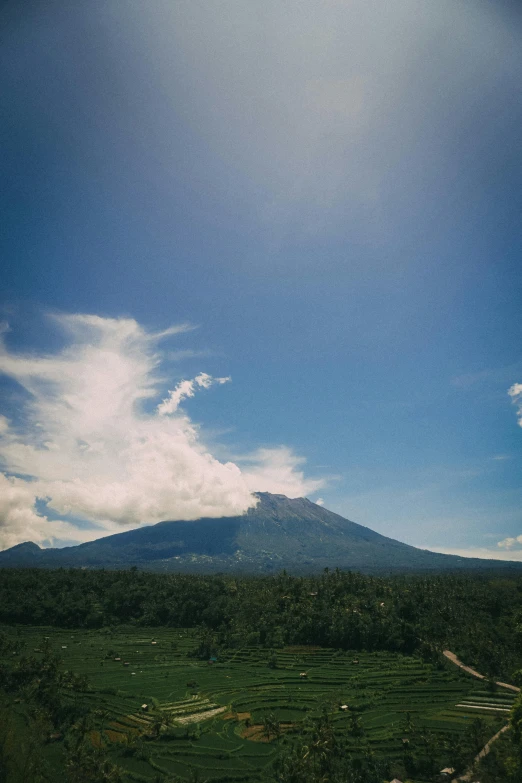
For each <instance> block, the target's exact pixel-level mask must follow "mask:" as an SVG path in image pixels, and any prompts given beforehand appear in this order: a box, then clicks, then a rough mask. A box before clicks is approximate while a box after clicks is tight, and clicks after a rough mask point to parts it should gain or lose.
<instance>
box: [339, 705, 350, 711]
mask: <svg viewBox="0 0 522 783" xmlns="http://www.w3.org/2000/svg"><path fill="white" fill-rule="evenodd" d="M339 709H340V710H342V711H343V712H346V711H347V710H349V709H350V708H349V707H348V705H347V704H341V705H340V707H339Z"/></svg>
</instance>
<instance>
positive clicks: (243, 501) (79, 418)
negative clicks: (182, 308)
mask: <svg viewBox="0 0 522 783" xmlns="http://www.w3.org/2000/svg"><path fill="white" fill-rule="evenodd" d="M55 318H56V321H57V323H58V324H59V325H60V326H61V327H62V328H63V329H64V330H65V331H66V333H67V334H68V337H69V344H68V345H67V347H66V348H64V349H63V350H62V351H61V352H59V353H55V354H50V355H31V354H25V353H24V354H16V353H12V352H10V351H9V350H8V349H7V347H6V346H5V344H4V343H2V344H0V372H1V373H4V374H5V375H8V376H10V377H11V378H12V379H14V380H15V381H16V382H18V384H20V385H21V386H22V387H23V388H24V389H25V390H26V392H27V396H26V398H25V406H24V410H23V411H22V412H21V415H20V417H19V419H18V420H17V422H15V423H13V422H9V421H8V420H7V418H6V417H5V416H2V417H1V419H0V463H1V465H2V468H3V470H4V471H5V474H6V475H2V476H1V479H2V482H3V483H2V485H0V486H1V487H2V489H3V492H2V500H1V502H0V546H2V547H6V546H12V545H13V544H15V543H18V542H19V541H24V540H28V539H32V540H34V541H36V542H38V543H41V542H43V541H46V540H48V539H49V538H50V537H51V538H61V539H64V538H71V537H72V538H75V539H78V538H82V539H83V540H86V539H91V538H96V537H99V536H100V535H103V534H107V533H109V532H114V530H115V529H118V528H119V527H121V526H125V525H129V526H134V527H135V526H137V525H140V524H144V523H154V522H159V521H161V520H165V519H173V520H176V519H197V518H198V517H201V516H209V517H220V516H225V515H235V514H241V513H243V512H244V511H245V510H246V509H247V508H249V507H251V506H253V505H255V503H256V499H255V498H254V497H253V496H252V491H255V490H267V491H276V492H288V493H289V494H295V495H302V494H307V493H308V492H310V491H314V490H315V489H317V488H318V487H319V486H320V485H321V484H322V482H320V481H316V480H310V479H306V478H305V476H304V473H303V470H302V465H303V462H304V460H303V459H302V458H300V457H297V456H295V455H294V454H293V452H292V451H291V450H290V449H288V448H285V447H282V448H279V449H272V450H271V449H261V450H260V451H259V452H257V453H256V454H254V455H249V456H247V457H246V458H245V462H246V464H247V470H246V471H244V472H242V471H241V469H240V467H239V466H238V465H237V464H235V463H234V462H231V461H228V462H222V461H219V460H218V459H216V458H215V457H214V456H213V455H212V454H211V453H210V451H209V449H208V448H207V447H206V446H205V444H204V442H203V440H202V435H201V431H200V429H199V428H198V427H196V426H195V425H194V424H193V422H192V421H191V419H190V418H189V417H188V415H187V414H186V413H185V412H183V411H181V410H180V409H179V406H180V404H181V402H182V401H183V400H185V399H187V398H189V397H192V396H193V395H194V393H195V391H196V390H197V389H202V390H203V389H208V388H210V387H211V386H212V385H213V384H218V385H220V384H224V383H225V382H227V381H229V380H230V379H229V378H213V377H212V376H210V375H208V374H207V373H200V374H198V375H197V376H196V377H195V378H193V379H192V380H184V381H181V382H180V383H178V384H177V386H175V388H174V390H173V391H170V392H169V396H168V397H167V398H165V399H164V400H163V402H161V403H159V404H158V405H157V406H155V407H154V408H153V409H152V412H147V404H146V403H147V402H149V406H148V408H149V409H150V401H151V400H153V399H154V398H157V397H158V396H159V394H160V392H159V387H160V385H161V377H160V367H161V361H162V354H161V352H160V351H159V348H158V345H159V342H160V340H162V339H164V338H166V337H169V336H172V335H174V334H176V333H179V332H180V331H186V330H187V328H188V327H187V326H185V325H183V326H181V327H173V328H171V329H169V330H166V331H164V332H159V333H149V332H147V331H146V330H145V329H143V328H142V327H141V326H140V325H139V324H138V323H137V322H136V321H135V320H133V319H132V318H117V319H115V318H101V317H98V316H92V315H67V316H55ZM7 474H8V475H7ZM37 499H41V500H42V501H44V502H45V503H46V504H47V509H48V511H47V513H48V515H49V516H52V515H53V514H52V512H54V514H55V515H60V516H61V517H65V518H66V519H67V518H69V519H70V520H72V521H74V520H86V521H88V522H89V523H91V524H92V525H93V526H94V529H92V528H91V529H87V530H85V529H82V530H78V528H76V527H75V526H74V525H73V524H70V522H67V521H59V520H57V521H52V520H49V519H48V518H47V517H46V516H43V515H39V514H38V512H37V506H36V501H37Z"/></svg>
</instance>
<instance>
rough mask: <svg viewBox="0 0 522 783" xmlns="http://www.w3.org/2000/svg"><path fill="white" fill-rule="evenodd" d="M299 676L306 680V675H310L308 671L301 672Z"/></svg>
mask: <svg viewBox="0 0 522 783" xmlns="http://www.w3.org/2000/svg"><path fill="white" fill-rule="evenodd" d="M299 676H300V677H301V678H302V679H303V680H304V679H305V678H306V677H308V673H307V672H301V673H300V675H299Z"/></svg>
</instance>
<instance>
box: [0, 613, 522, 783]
mask: <svg viewBox="0 0 522 783" xmlns="http://www.w3.org/2000/svg"><path fill="white" fill-rule="evenodd" d="M1 630H2V631H3V632H4V633H5V634H7V635H8V636H9V637H10V638H11V639H16V640H17V641H18V642H19V643H20V652H19V653H18V654H19V655H25V656H27V655H33V656H35V657H36V658H38V657H39V656H41V655H42V653H41V652H40V651H41V650H42V645H44V644H48V645H50V646H51V648H52V650H53V652H55V653H57V654H58V655H59V656H60V658H61V667H62V669H63V670H68V671H71V672H74V673H75V674H79V675H83V676H84V677H85V681H84V683H83V684H81V685H80V686H78V684H76V686H75V688H65V687H64V688H63V692H62V694H61V695H62V698H63V699H64V700H65V701H66V702H67V701H68V700H70V701H71V702H74V701H76V702H78V700H81V701H82V703H84V704H86V705H87V706H89V707H90V708H91V709H92V710H94V711H95V716H94V723H93V724H92V726H91V727H90V735H91V737H92V742H93V743H94V744H95V745H97V744H101V745H103V746H105V747H107V748H108V749H109V750H110V753H111V756H112V757H113V759H114V760H115V761H117V763H118V765H119V766H121V767H123V768H124V769H125V770H126V771H127V773H128V777H129V780H132V781H151V780H155V779H157V776H158V775H160V776H161V775H163V776H165V777H167V776H169V775H178V776H180V777H182V778H184V779H187V780H188V779H191V775H193V774H194V771H198V772H199V779H200V780H207V779H208V780H209V781H213V782H215V783H217V781H252V782H254V781H261V780H263V779H264V778H265V777H266V770H267V769H268V767H269V766H270V764H271V763H272V761H273V760H274V758H275V755H276V754H277V753H278V750H279V748H280V747H281V743H283V742H284V741H285V740H284V737H285V736H287V735H288V734H289V733H292V732H295V731H298V730H299V727H300V725H301V724H302V722H303V721H304V720H305V719H306V718H309V717H314V716H319V715H320V714H321V713H322V711H323V710H324V709H326V710H327V711H328V712H329V713H330V714H331V716H332V721H333V723H334V725H335V727H336V729H338V731H339V732H342V733H343V735H345V736H346V737H348V738H349V741H350V742H351V743H352V744H353V751H354V753H361V752H367V750H368V749H369V748H371V749H372V750H373V752H375V753H376V754H377V755H383V756H386V757H387V758H400V757H402V756H403V754H404V752H405V747H406V746H409V747H414V745H415V744H416V743H419V742H421V741H423V739H422V738H423V737H425V736H426V734H427V733H433V734H441V733H443V734H444V735H445V736H447V737H449V738H450V739H451V737H458V736H459V734H461V733H462V732H464V731H465V730H466V728H467V727H468V726H469V725H470V722H472V721H473V719H475V718H477V717H481V718H482V719H483V720H485V721H487V722H488V724H490V725H491V733H493V732H494V730H495V728H496V726H498V725H499V724H500V723H501V722H504V721H505V720H506V718H507V715H508V710H509V708H510V705H511V703H512V700H513V694H511V693H509V692H504V691H501V690H497V691H496V692H494V693H491V692H488V690H487V689H486V688H485V686H484V684H483V683H481V682H479V681H477V680H474V679H473V678H472V677H470V676H468V675H465V674H463V673H461V672H460V670H458V669H457V668H456V667H453V666H452V665H451V664H447V665H445V666H442V667H440V668H439V667H438V666H433V665H432V664H427V663H424V662H423V661H421V660H420V659H417V658H409V657H406V656H403V655H399V654H394V653H385V652H375V653H361V652H357V653H355V652H350V651H336V650H332V649H325V648H313V647H302V648H301V647H294V648H286V649H282V650H277V651H275V658H276V660H275V663H276V667H275V668H271V667H270V666H269V665H268V664H269V661H270V660H271V658H272V661H271V662H272V664H274V660H273V655H274V652H273V651H270V650H267V649H263V648H262V647H259V646H256V647H244V648H242V649H238V650H229V651H226V652H225V653H222V654H220V655H219V656H218V660H217V661H216V662H214V663H212V664H211V663H209V662H208V661H206V660H203V661H202V660H199V659H197V658H194V657H191V655H190V653H191V652H192V651H193V650H194V649H195V648H196V647H197V641H198V640H197V637H196V636H195V635H194V632H193V631H186V630H182V629H165V628H159V629H156V628H154V629H153V628H151V629H146V628H128V627H127V628H123V627H121V626H120V627H118V628H116V629H115V630H114V631H111V630H108V629H101V630H96V631H92V630H91V631H63V630H57V629H55V628H34V627H21V628H17V629H13V628H9V627H4V628H2V629H1ZM45 637H48V638H47V640H46V641H45ZM115 658H119V659H121V660H119V661H117V660H114V659H115ZM355 661H358V662H355ZM125 664H128V665H125ZM302 673H305V674H306V677H302V676H301V674H302ZM144 704H146V705H147V709H146V710H143V709H142V705H144ZM341 705H347V706H348V709H347V710H344V711H343V710H341V709H340V706H341ZM6 708H7V709H9V710H10V712H11V714H12V715H13V716H14V718H15V720H16V721H18V724H19V730H20V732H21V734H23V727H24V725H25V724H24V722H25V720H26V717H27V716H26V713H25V704H24V699H23V698H22V699H21V700H18V699H17V700H11V701H8V702H6V703H4V709H6ZM354 715H356V716H358V723H359V724H360V726H361V729H362V732H361V736H359V737H358V736H353V735H354V733H355V732H354V730H353V725H354ZM267 716H270V717H271V719H272V721H273V722H275V723H279V726H280V730H281V738H279V739H278V738H277V737H276V736H274V735H270V736H269V737H267V736H266V731H265V728H264V720H265V718H266V717H267ZM268 740H269V741H268ZM60 744H61V741H60V739H58V740H57V741H56V742H54V743H51V744H49V745H48V746H47V752H48V753H49V759H50V760H51V762H52V760H53V758H57V757H58V756H59V753H60ZM361 748H363V750H361Z"/></svg>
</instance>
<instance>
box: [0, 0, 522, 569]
mask: <svg viewBox="0 0 522 783" xmlns="http://www.w3.org/2000/svg"><path fill="white" fill-rule="evenodd" d="M1 14H2V17H1V23H2V27H3V29H4V36H3V44H2V46H1V50H0V57H1V68H0V73H2V77H1V80H2V85H1V86H2V89H1V90H0V101H2V103H3V106H2V115H3V117H4V120H3V127H2V149H3V156H2V164H1V165H2V169H3V171H2V174H3V177H2V179H3V183H4V187H3V188H2V193H1V195H0V198H1V200H2V214H3V221H2V224H3V229H2V232H1V236H0V249H1V257H2V265H3V270H4V271H3V275H2V293H1V308H2V309H1V318H2V319H3V320H4V321H5V322H6V324H8V327H6V329H7V330H6V331H5V333H4V335H3V337H4V348H3V352H2V354H1V356H0V370H2V372H3V373H4V375H3V380H2V387H1V388H2V391H3V394H2V400H3V402H2V408H1V409H0V412H1V413H2V414H3V415H4V417H5V419H2V422H3V425H2V426H3V431H2V434H1V438H2V440H1V441H0V458H1V459H2V468H3V469H4V474H5V475H4V476H1V477H0V478H1V479H2V481H3V482H4V490H3V495H4V502H3V505H2V502H1V501H0V533H1V531H2V530H3V538H1V537H0V544H1V545H3V546H8V545H11V544H13V543H17V542H18V541H22V540H26V539H27V538H33V539H34V540H38V541H39V542H40V543H45V542H50V541H53V542H55V543H56V542H57V543H58V544H60V543H63V542H65V541H71V540H83V539H84V538H85V537H88V536H90V537H93V536H96V535H100V534H103V533H104V532H113V530H119V529H125V527H126V526H128V525H136V524H139V523H140V522H145V523H150V522H154V521H158V519H159V518H161V517H162V515H163V514H167V516H168V517H169V518H176V517H177V518H180V517H182V516H184V517H185V518H193V517H194V516H198V515H199V514H200V512H205V513H208V514H209V515H213V516H219V515H220V514H222V513H225V512H226V513H229V512H235V513H240V511H241V510H242V509H243V508H245V507H246V506H247V505H248V503H249V498H250V492H251V491H252V489H254V490H255V489H258V488H259V489H272V490H274V491H278V490H279V491H287V492H288V493H289V494H292V493H295V492H299V493H304V494H308V495H309V496H310V497H311V498H312V499H318V498H322V499H323V500H324V503H325V505H326V506H327V507H328V508H331V509H332V510H335V511H337V512H339V513H341V514H343V515H345V516H347V517H349V518H350V519H353V520H354V521H357V522H360V523H362V524H365V525H368V526H370V527H372V528H374V529H375V530H378V531H379V532H382V533H384V534H386V535H389V536H392V537H394V538H398V539H401V540H404V541H407V542H408V543H412V544H414V545H417V546H422V547H429V548H434V549H441V550H444V551H455V552H456V551H459V552H460V551H463V552H468V553H470V554H483V555H487V554H490V553H492V554H493V555H495V556H502V557H506V558H508V557H510V558H516V559H522V544H521V543H520V542H518V541H516V537H517V536H519V535H521V534H522V511H521V509H522V502H521V501H522V481H521V460H522V432H521V431H520V427H519V426H518V422H517V401H518V402H519V401H520V394H519V393H513V394H512V395H511V396H510V395H509V394H508V390H509V389H510V388H512V387H513V385H514V384H518V383H521V382H522V353H521V345H522V341H521V337H522V335H521V331H522V320H521V317H520V310H521V304H522V293H521V288H522V264H521V263H520V257H521V249H522V238H521V230H520V229H521V219H520V215H521V214H522V148H521V146H520V127H521V122H522V49H521V47H520V34H521V31H522V9H521V8H520V6H519V4H517V3H510V2H502V1H501V0H500V1H497V2H474V3H471V4H460V3H455V2H453V0H441V1H440V2H438V3H434V4H427V3H420V2H418V1H417V2H413V1H411V2H410V0H402V1H401V2H393V3H386V4H383V3H377V2H369V1H368V0H365V1H364V2H363V0H357V1H355V0H354V1H353V2H347V3H339V2H336V1H334V0H331V2H325V3H321V4H317V3H313V2H299V3H298V2H297V1H295V2H293V0H290V1H289V2H287V3H284V4H281V3H279V2H271V1H270V0H265V2H263V3H254V2H247V3H245V2H239V0H238V1H237V2H233V1H230V0H229V1H227V0H225V1H224V2H221V3H212V2H198V1H197V0H190V2H188V0H187V2H185V1H181V2H176V3H173V2H170V0H163V1H161V0H151V2H148V3H141V2H137V1H136V2H133V1H131V2H122V1H121V0H106V1H105V2H92V3H63V2H50V3H46V4H45V7H44V6H43V5H42V4H41V3H34V4H31V3H24V4H19V3H14V2H12V3H7V4H4V7H3V10H2V12H1ZM173 325H174V326H176V325H177V326H178V327H179V325H185V326H184V328H178V329H177V332H176V333H175V334H168V335H163V336H161V337H159V336H158V335H159V333H161V332H163V331H164V330H167V329H168V328H169V327H172V326H173ZM202 373H204V374H206V376H211V377H212V378H214V379H218V380H219V379H221V380H223V379H226V378H229V377H230V378H231V380H230V381H229V380H227V381H226V382H223V383H220V382H214V383H212V382H211V381H208V382H207V381H205V382H204V383H203V382H202V383H199V382H198V381H194V379H196V378H198V377H199V378H200V379H201V377H202V376H201V374H202ZM206 376H205V377H206ZM183 380H185V381H193V383H192V386H191V387H190V393H191V394H192V393H193V396H184V397H183V396H182V398H181V399H180V400H179V405H173V406H171V407H172V411H171V412H170V413H169V414H168V415H165V416H164V415H162V414H161V413H160V412H159V409H158V405H161V401H162V400H164V399H167V400H168V399H172V398H171V397H169V390H170V391H174V392H175V394H177V393H178V392H180V390H181V389H182V388H183V387H179V386H178V384H179V383H180V382H181V381H183ZM82 384H83V385H82ZM185 388H187V387H185ZM176 389H177V390H178V392H176ZM521 391H522V390H521ZM178 396H179V395H178ZM177 399H178V398H177V397H176V400H177ZM110 400H112V403H110ZM94 409H95V410H96V411H97V418H96V417H94V418H96V421H94V420H93V418H92V417H91V416H90V415H89V416H87V413H88V412H89V411H91V412H92V411H93V410H94ZM71 411H72V412H73V413H74V416H73V414H72V413H71ZM87 419H88V421H87ZM86 422H87V423H86ZM35 433H36V434H35ZM39 433H40V434H39ZM100 433H102V434H100ZM128 433H132V436H131V435H128ZM111 438H112V440H111ZM145 441H146V442H147V444H148V445H147V451H146V452H145V451H143V449H142V448H141V446H139V447H138V445H137V444H142V443H143V442H145ZM2 444H3V445H2ZM174 444H175V448H174ZM57 455H58V456H57ZM95 455H98V456H95ZM100 455H103V459H102V456H100ZM96 460H98V461H96ZM151 465H156V466H157V465H160V466H163V468H165V471H164V473H162V472H161V470H159V469H155V470H153V469H152V468H151V467H150V466H151ZM227 465H228V466H229V467H226V466H227ZM149 470H150V473H149ZM138 474H139V475H140V476H143V475H145V476H148V478H147V480H145V479H143V482H144V483H143V484H141V483H140V481H141V479H140V481H137V479H136V476H137V475H138ZM147 482H148V483H147ZM80 485H81V492H80V490H79V489H78V487H79V486H80ZM138 490H139V491H141V492H142V493H143V496H146V497H147V498H149V500H150V499H151V498H155V500H154V502H152V501H151V502H148V501H147V502H145V501H143V498H138V497H137V494H136V493H137V492H138ZM93 498H95V499H96V502H95V501H94V499H93ZM158 498H160V499H161V502H160V500H157V499H158ZM102 501H103V502H102ZM156 501H157V502H156ZM163 518H165V517H163ZM506 539H509V541H508V542H507V543H505V544H504V545H503V546H502V547H499V546H498V542H502V541H505V540H506Z"/></svg>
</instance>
